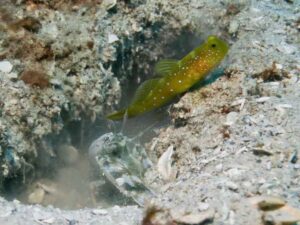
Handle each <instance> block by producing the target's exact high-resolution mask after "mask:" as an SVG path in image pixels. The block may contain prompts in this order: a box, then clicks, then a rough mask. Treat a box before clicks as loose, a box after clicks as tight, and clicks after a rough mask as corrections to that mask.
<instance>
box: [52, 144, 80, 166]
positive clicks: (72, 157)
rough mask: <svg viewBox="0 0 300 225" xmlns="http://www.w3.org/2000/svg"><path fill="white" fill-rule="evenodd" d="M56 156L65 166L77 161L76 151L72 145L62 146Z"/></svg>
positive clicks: (77, 154)
mask: <svg viewBox="0 0 300 225" xmlns="http://www.w3.org/2000/svg"><path fill="white" fill-rule="evenodd" d="M57 155H58V157H59V158H60V160H61V161H62V162H64V163H65V164H67V165H72V164H74V163H76V162H77V161H78V159H79V153H78V150H77V149H76V148H75V147H74V146H72V145H62V146H60V147H59V149H58V151H57Z"/></svg>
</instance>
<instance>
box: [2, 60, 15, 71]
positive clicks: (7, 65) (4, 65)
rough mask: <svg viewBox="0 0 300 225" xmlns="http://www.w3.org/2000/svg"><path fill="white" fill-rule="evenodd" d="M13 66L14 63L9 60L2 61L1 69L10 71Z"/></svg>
mask: <svg viewBox="0 0 300 225" xmlns="http://www.w3.org/2000/svg"><path fill="white" fill-rule="evenodd" d="M12 68H13V65H12V64H11V63H10V62H9V61H6V60H5V61H0V71H1V72H4V73H9V72H10V71H11V70H12Z"/></svg>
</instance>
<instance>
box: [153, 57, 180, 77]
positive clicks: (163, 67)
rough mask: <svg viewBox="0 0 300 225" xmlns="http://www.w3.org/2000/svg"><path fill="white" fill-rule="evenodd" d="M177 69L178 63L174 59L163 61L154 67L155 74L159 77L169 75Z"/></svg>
mask: <svg viewBox="0 0 300 225" xmlns="http://www.w3.org/2000/svg"><path fill="white" fill-rule="evenodd" d="M176 68H179V61H178V60H176V59H163V60H160V61H159V62H158V63H157V64H156V65H155V68H154V70H155V72H156V73H157V74H158V75H159V76H164V75H168V74H170V73H171V72H172V71H173V70H175V69H176Z"/></svg>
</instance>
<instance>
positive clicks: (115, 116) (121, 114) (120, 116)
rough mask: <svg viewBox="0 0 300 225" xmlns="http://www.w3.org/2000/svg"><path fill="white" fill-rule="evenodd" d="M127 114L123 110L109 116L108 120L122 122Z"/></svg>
mask: <svg viewBox="0 0 300 225" xmlns="http://www.w3.org/2000/svg"><path fill="white" fill-rule="evenodd" d="M125 113H126V109H122V110H120V111H117V112H114V113H111V114H109V115H107V116H106V118H107V119H110V120H121V119H123V117H124V115H125Z"/></svg>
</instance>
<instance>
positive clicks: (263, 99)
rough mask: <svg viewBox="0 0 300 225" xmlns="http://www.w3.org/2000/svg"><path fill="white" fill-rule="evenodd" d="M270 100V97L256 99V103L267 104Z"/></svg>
mask: <svg viewBox="0 0 300 225" xmlns="http://www.w3.org/2000/svg"><path fill="white" fill-rule="evenodd" d="M269 100H270V97H267V96H264V97H261V98H257V99H255V101H256V102H257V103H263V102H266V101H269Z"/></svg>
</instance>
